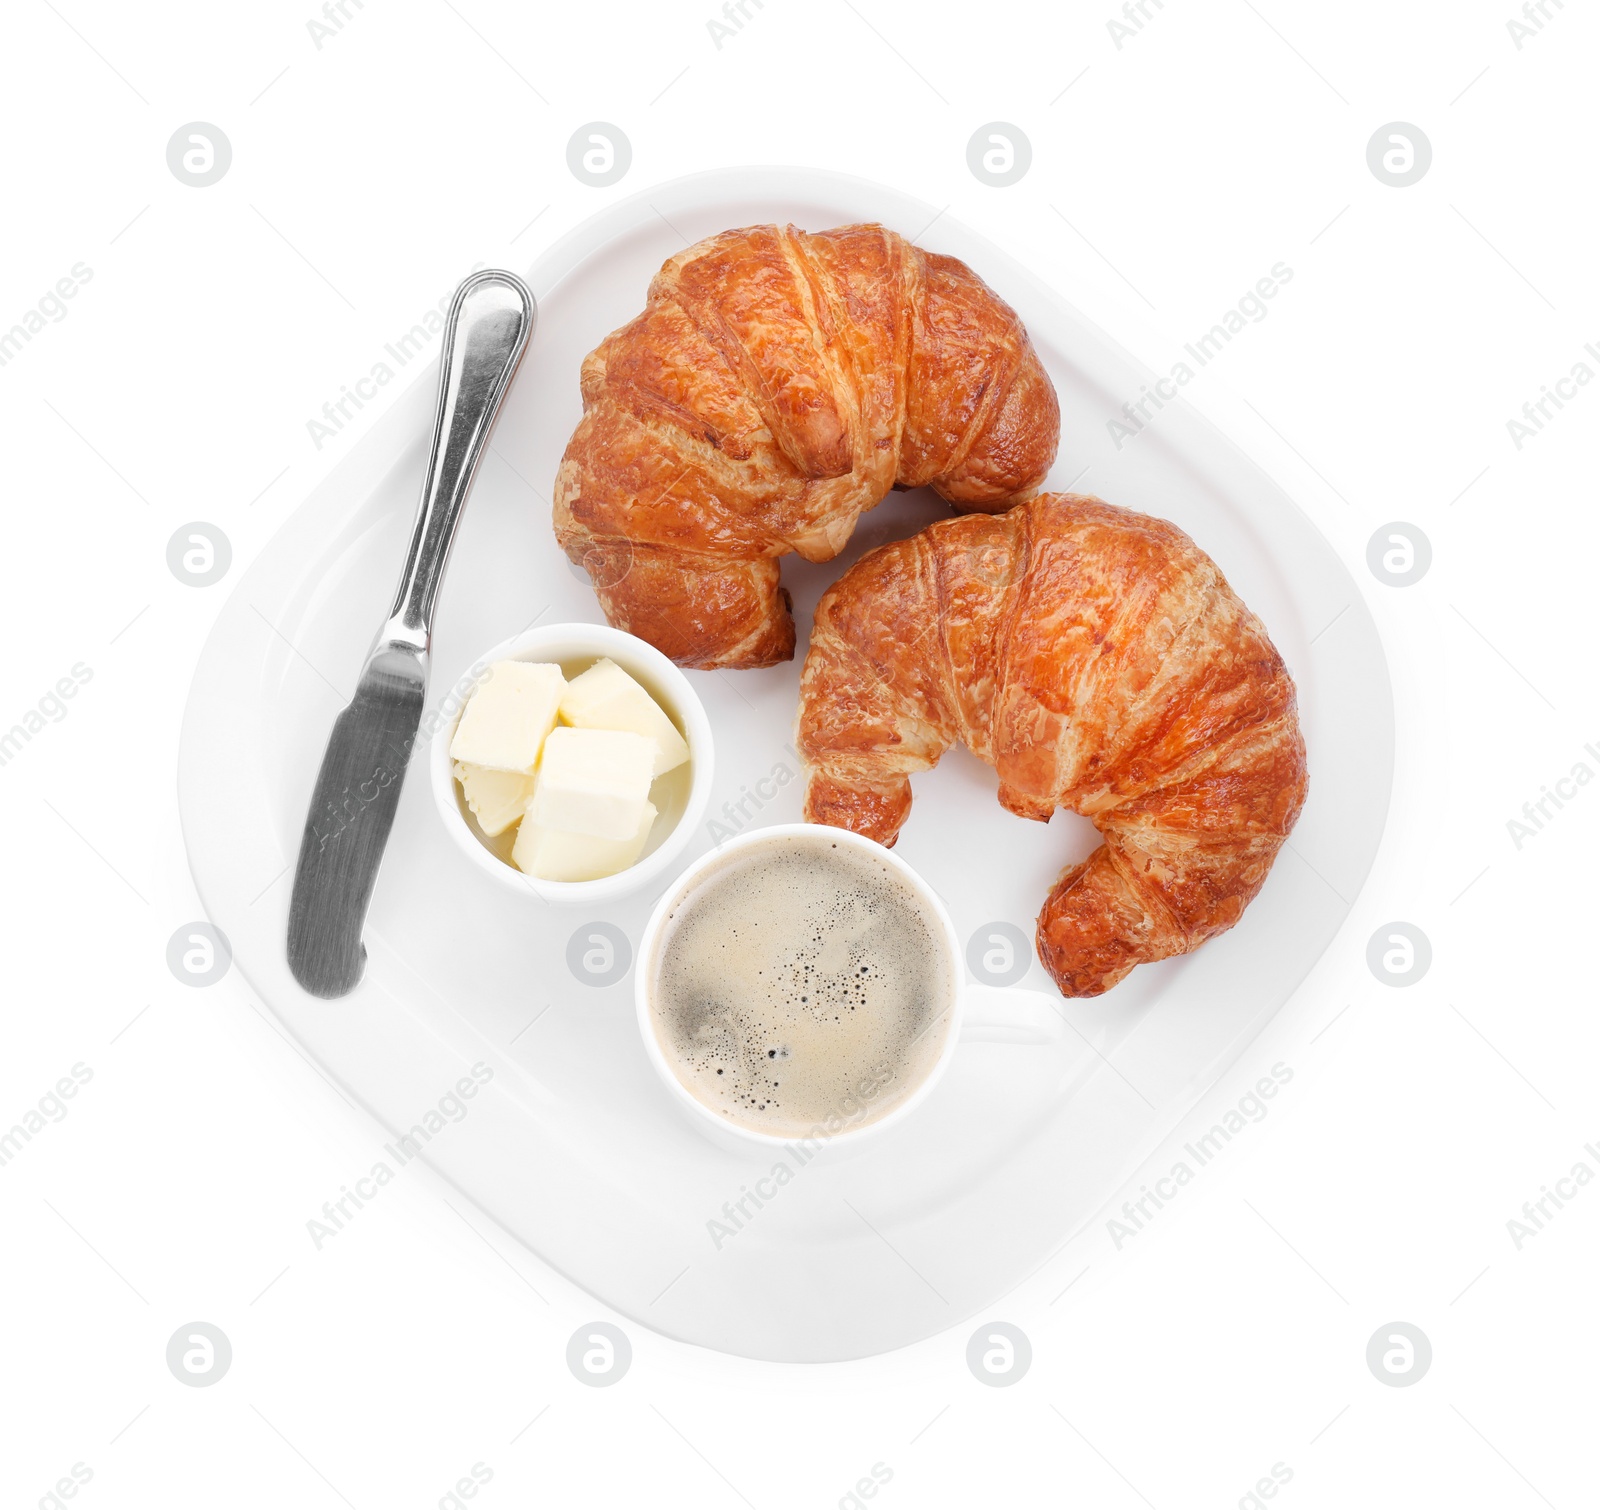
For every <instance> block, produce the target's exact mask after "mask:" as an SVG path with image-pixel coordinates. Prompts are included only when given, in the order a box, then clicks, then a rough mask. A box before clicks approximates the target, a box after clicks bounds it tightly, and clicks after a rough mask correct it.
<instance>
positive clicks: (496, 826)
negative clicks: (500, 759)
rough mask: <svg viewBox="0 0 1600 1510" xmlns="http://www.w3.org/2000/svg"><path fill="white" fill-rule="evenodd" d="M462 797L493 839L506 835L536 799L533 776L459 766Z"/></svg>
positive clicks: (458, 772)
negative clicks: (532, 799) (529, 804)
mask: <svg viewBox="0 0 1600 1510" xmlns="http://www.w3.org/2000/svg"><path fill="white" fill-rule="evenodd" d="M455 774H456V780H457V781H459V782H460V783H461V795H462V796H463V797H465V798H466V799H467V806H468V807H469V808H470V809H471V810H472V816H473V817H474V818H476V819H477V820H478V827H479V828H481V829H482V830H483V831H484V833H486V834H487V835H488V836H489V837H490V838H491V839H492V838H493V837H494V836H495V835H496V834H503V833H504V832H505V831H506V830H507V829H508V828H510V827H511V825H512V824H513V823H515V822H516V821H517V820H518V819H519V818H521V817H522V815H523V813H524V812H525V811H526V810H527V807H528V799H529V798H530V797H532V796H533V777H532V776H525V775H523V773H522V772H521V771H495V770H491V769H490V768H489V767H488V766H483V765H465V764H463V763H462V762H461V761H459V760H458V761H457V762H456V763H455Z"/></svg>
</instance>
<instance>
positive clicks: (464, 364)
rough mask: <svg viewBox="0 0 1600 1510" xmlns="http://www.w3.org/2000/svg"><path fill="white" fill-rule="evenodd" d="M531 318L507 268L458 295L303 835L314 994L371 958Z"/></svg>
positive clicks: (296, 918) (291, 949)
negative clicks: (367, 647) (442, 645)
mask: <svg viewBox="0 0 1600 1510" xmlns="http://www.w3.org/2000/svg"><path fill="white" fill-rule="evenodd" d="M535 318H536V308H535V304H534V299H533V295H532V293H531V292H529V290H528V288H527V287H526V285H525V284H524V283H523V282H522V280H521V279H520V278H517V277H516V276H515V275H514V274H512V273H508V272H504V271H501V270H498V269H489V270H487V271H484V272H480V273H474V274H473V275H472V276H471V277H470V278H468V279H466V281H465V282H463V283H462V285H461V286H460V287H459V288H458V289H457V290H456V294H455V298H454V300H453V301H452V303H451V306H450V314H449V317H448V319H447V321H446V324H445V333H444V349H443V353H442V355H441V358H440V368H439V400H438V405H437V408H436V411H435V415H434V429H433V447H432V450H431V452H430V454H429V458H428V471H427V476H426V479H425V481H424V483H423V488H422V501H421V503H420V505H419V506H418V509H417V517H416V522H415V524H414V525H413V527H412V532H411V543H410V546H409V548H408V550H407V553H406V563H405V568H404V570H403V571H402V573H401V576H400V586H399V589H398V590H397V592H396V594H395V599H394V604H393V606H392V607H391V608H390V610H389V616H388V618H387V619H386V620H385V621H384V623H383V626H382V628H380V629H379V631H378V635H377V638H376V639H375V640H374V642H373V646H372V649H371V651H370V652H369V653H368V655H367V659H366V661H365V663H364V664H363V666H362V669H361V675H360V678H359V680H358V681H357V684H356V692H355V696H354V698H352V700H351V702H350V705H349V706H348V707H347V708H345V709H344V711H343V712H342V713H340V714H339V716H338V717H337V718H336V719H335V720H334V723H333V730H332V732H331V734H330V735H329V737H328V747H327V750H326V751H325V752H324V754H323V757H322V766H321V769H320V770H319V771H318V773H317V780H316V785H315V788H314V789H313V793H312V798H311V804H310V807H309V808H308V810H307V813H306V822H305V828H304V830H303V831H302V833H301V838H300V855H299V860H298V862H297V864H296V867H295V877H294V891H293V894H292V895H291V897H290V901H289V933H288V959H289V969H290V971H291V972H292V973H293V975H294V978H295V979H296V980H297V981H299V983H300V985H301V986H302V987H303V988H304V989H305V990H306V991H308V992H309V993H310V994H311V995H313V996H318V997H322V998H325V999H332V998H335V997H339V996H345V995H347V994H348V993H349V992H351V991H353V990H354V989H355V987H356V985H357V984H358V983H359V982H360V980H361V975H362V971H363V970H364V969H365V966H366V949H365V947H364V946H363V944H362V942H361V929H362V925H363V923H364V922H365V920H366V915H367V907H368V905H369V904H370V902H371V900H372V891H373V887H374V886H375V885H376V884H377V879H378V869H379V866H380V865H381V863H382V860H383V852H384V847H385V845H386V844H387V843H388V839H389V831H390V829H391V828H393V826H394V816H395V811H396V809H397V807H398V806H399V802H400V791H401V788H402V786H403V785H404V783H405V775H406V768H407V766H408V765H409V763H410V760H411V756H412V754H413V752H414V749H415V745H416V739H417V729H418V726H419V724H420V723H421V721H422V711H423V702H424V699H425V697H426V695H427V690H428V666H429V652H430V648H431V645H432V639H433V633H432V623H433V609H434V604H435V602H436V601H437V598H438V592H439V584H440V583H441V582H442V581H443V578H444V570H445V566H446V564H447V562H448V560H449V555H450V546H451V543H452V541H453V540H454V539H455V533H456V526H457V524H458V523H459V522H460V519H461V513H462V509H463V507H464V506H465V504H466V499H467V493H468V491H469V489H470V488H471V486H472V478H473V474H474V473H475V472H476V470H477V466H478V462H479V461H480V459H481V458H482V455H483V451H484V447H485V446H486V444H487V443H488V439H489V432H490V430H491V428H492V427H493V425H494V421H495V417H496V415H497V414H498V413H499V411H500V406H501V404H502V403H503V401H504V399H505V396H506V392H507V390H508V389H509V388H510V386H511V379H512V376H513V375H514V374H515V372H516V369H517V363H518V362H519V361H520V360H521V359H522V354H523V352H524V351H525V350H526V349H527V345H528V340H529V337H530V336H531V335H532V332H533V326H534V321H535Z"/></svg>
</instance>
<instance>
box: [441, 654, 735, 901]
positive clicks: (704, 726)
mask: <svg viewBox="0 0 1600 1510" xmlns="http://www.w3.org/2000/svg"><path fill="white" fill-rule="evenodd" d="M606 658H609V659H611V660H613V661H615V662H616V663H617V665H619V666H620V667H622V669H623V670H624V671H626V672H627V673H628V675H629V676H631V677H632V678H633V679H634V680H635V681H636V682H638V683H639V684H640V685H641V686H642V687H643V688H644V689H645V691H646V692H648V693H649V694H650V695H651V697H653V698H654V699H655V700H656V702H657V703H658V704H659V705H660V706H661V708H662V709H663V710H664V711H665V712H666V715H667V717H668V718H670V719H671V720H672V721H673V723H674V724H676V725H677V727H678V729H679V731H680V732H681V733H682V735H683V737H684V740H685V742H686V743H687V744H688V746H689V759H688V761H687V762H686V764H685V766H683V767H680V768H679V769H680V771H683V772H684V773H685V774H684V776H683V777H682V778H681V779H679V778H678V777H677V773H670V772H669V773H668V775H667V776H664V777H662V778H661V779H662V781H676V782H677V790H676V794H675V799H676V800H675V801H674V802H673V803H672V805H671V807H670V808H669V809H664V810H663V811H662V813H661V815H660V817H658V818H657V819H656V822H655V824H654V825H653V832H652V833H651V835H650V838H649V840H648V841H647V842H646V845H645V850H644V853H643V854H642V855H641V856H640V857H639V859H638V860H637V861H635V862H634V863H633V864H632V865H630V866H629V867H628V868H627V869H626V870H620V871H618V872H617V873H616V875H614V876H602V877H600V878H599V879H598V880H594V881H544V880H540V879H539V878H538V877H536V876H530V875H525V874H524V873H523V872H522V871H520V870H518V869H517V868H516V866H514V865H513V864H512V863H511V861H510V859H509V848H510V846H509V842H506V843H503V844H502V845H501V850H502V851H503V853H496V850H495V847H494V846H493V844H492V842H491V841H490V840H488V839H486V838H485V837H484V835H483V833H482V831H481V830H480V829H479V828H478V826H477V824H476V823H474V822H473V821H472V818H471V816H470V814H469V813H468V812H467V809H466V806H465V804H464V803H463V802H462V799H461V790H460V787H459V785H458V784H457V782H456V779H455V768H454V765H453V763H452V762H451V759H450V741H451V740H452V739H454V738H455V732H456V724H457V723H459V722H460V720H461V711H462V708H463V707H465V698H463V699H462V700H461V706H459V707H457V708H455V709H454V711H453V713H452V716H451V717H449V718H447V719H445V721H444V722H443V723H442V724H441V725H440V727H439V729H438V731H437V733H435V735H434V737H433V745H432V748H431V749H430V751H429V755H428V778H429V785H430V786H431V788H432V790H433V803H434V807H435V808H436V809H437V810H438V813H439V820H440V822H442V823H443V824H444V826H445V829H446V831H447V832H448V833H449V835H450V837H451V838H452V839H453V840H455V843H456V847H457V848H458V849H460V851H461V852H462V854H464V855H465V856H466V857H467V858H468V860H470V861H471V862H472V863H473V864H474V865H475V866H477V867H478V869H479V870H481V871H482V872H483V873H484V874H485V875H486V876H488V877H490V878H491V879H492V880H493V881H494V882H495V883H496V884H498V885H501V886H505V887H509V888H511V889H512V890H515V891H517V892H520V893H521V894H522V895H523V896H525V897H538V898H540V899H542V900H543V901H546V902H555V903H557V904H558V905H561V906H566V907H580V906H581V907H592V906H595V905H596V904H597V903H603V902H614V901H616V900H617V899H619V898H620V897H625V896H629V895H631V894H632V893H634V892H636V891H639V890H642V889H643V888H645V887H647V886H649V885H651V884H652V883H657V884H659V882H660V881H661V879H662V878H663V877H664V876H665V875H666V874H667V872H668V870H669V869H670V867H671V866H672V865H673V863H674V862H675V861H676V860H677V858H678V856H679V855H681V854H682V853H683V851H684V848H685V847H686V846H687V845H688V843H689V840H690V838H691V837H693V835H694V832H695V829H696V828H697V826H698V825H699V822H700V819H701V817H702V816H704V814H705V810H706V803H707V801H708V800H709V799H710V796H711V772H712V755H711V721H710V720H709V719H708V718H707V717H706V710H705V708H704V707H703V706H702V705H701V702H700V699H699V697H698V696H697V695H696V694H695V690H694V688H693V687H691V686H690V685H689V679H688V678H687V677H686V676H685V675H684V674H683V673H682V672H681V671H680V670H678V668H677V667H676V666H674V665H673V664H672V662H671V661H669V660H668V659H667V658H666V656H664V655H663V654H662V653H661V652H660V651H659V650H657V649H656V648H655V646H654V645H648V644H646V643H645V642H644V641H643V640H641V639H640V638H639V637H638V636H637V635H632V634H627V633H626V632H624V631H623V630H621V629H613V628H611V627H610V626H609V625H607V624H547V625H545V626H543V627H542V628H539V629H528V630H524V631H523V633H521V634H518V635H513V636H512V637H511V638H510V639H509V640H503V641H501V643H500V644H498V645H496V646H495V647H494V648H493V649H491V650H486V651H484V653H483V654H482V655H481V656H479V657H478V659H477V660H476V661H474V662H473V665H472V670H471V671H470V672H469V673H468V674H469V676H470V677H473V678H477V677H480V676H482V674H483V673H484V672H485V671H487V670H488V668H489V667H490V666H492V665H493V664H494V663H495V662H496V661H554V662H555V663H556V664H558V665H559V666H561V667H562V669H563V670H564V671H565V672H566V674H567V676H568V677H569V678H570V677H572V676H575V675H577V673H578V672H580V671H584V670H587V669H588V668H589V667H590V666H592V665H593V664H594V663H595V662H596V661H598V660H602V659H606Z"/></svg>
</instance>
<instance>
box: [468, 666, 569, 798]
mask: <svg viewBox="0 0 1600 1510" xmlns="http://www.w3.org/2000/svg"><path fill="white" fill-rule="evenodd" d="M566 685H567V681H566V678H565V677H564V676H562V674H561V668H560V667H559V666H552V665H548V664H545V663H543V662H538V661H496V662H495V663H494V665H492V666H491V667H490V668H489V669H488V671H487V672H486V673H485V675H484V677H483V680H482V681H480V682H479V683H478V685H477V686H476V687H475V688H474V689H473V692H472V696H471V697H470V698H469V699H468V702H467V706H466V707H465V708H464V709H462V712H461V721H460V722H459V723H458V724H457V725H456V732H455V735H454V736H453V737H452V739H451V740H450V758H451V759H452V760H459V761H461V762H462V763H463V764H465V765H476V766H486V767H488V768H489V769H490V770H493V771H521V772H522V773H523V774H524V775H526V774H528V773H529V772H530V771H532V770H533V768H534V766H535V765H536V764H537V763H538V760H539V748H540V746H541V745H542V744H543V743H544V737H545V735H547V734H548V733H549V732H550V731H551V729H553V728H554V727H555V722H556V715H557V712H558V710H559V709H560V706H561V694H562V693H563V692H564V691H565V690H566Z"/></svg>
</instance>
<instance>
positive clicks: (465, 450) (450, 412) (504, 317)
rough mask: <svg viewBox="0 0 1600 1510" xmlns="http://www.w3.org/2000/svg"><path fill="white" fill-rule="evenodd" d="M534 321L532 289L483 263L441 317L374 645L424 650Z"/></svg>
mask: <svg viewBox="0 0 1600 1510" xmlns="http://www.w3.org/2000/svg"><path fill="white" fill-rule="evenodd" d="M536 318H537V309H536V307H535V304H534V299H533V294H532V293H531V292H530V291H529V289H528V286H527V285H526V284H525V283H524V282H523V281H522V279H520V278H518V277H517V276H516V275H515V274H514V273H508V272H504V271H502V270H500V269H496V268H488V269H486V270H485V271H483V272H480V273H474V274H473V275H472V276H471V277H470V278H468V279H467V280H466V281H465V282H464V283H462V285H461V286H460V288H458V289H457V290H456V296H455V298H454V299H453V300H452V301H451V304H450V314H449V318H448V319H447V321H446V322H445V331H444V350H443V353H442V355H441V357H440V362H439V405H438V409H437V411H436V413H435V415H434V421H433V449H432V451H431V452H430V453H429V456H428V475H427V479H426V480H425V481H424V483H423V485H422V502H421V504H420V505H419V506H418V509H417V520H416V524H415V525H414V526H413V527H412V531H411V544H410V546H409V548H408V549H407V551H406V564H405V570H404V571H403V572H402V573H401V576H400V587H399V590H398V591H397V592H396V593H395V599H394V606H393V607H392V608H391V609H390V610H389V620H388V622H387V623H386V624H385V625H384V626H383V629H382V630H381V631H380V632H379V636H378V644H379V645H380V646H382V645H385V644H390V645H393V644H401V645H411V646H414V647H415V648H416V649H417V650H418V651H421V652H423V653H426V651H427V649H428V644H429V641H430V639H431V638H432V633H433V605H434V600H435V599H436V598H437V597H438V594H439V584H440V582H441V581H443V579H444V569H445V564H446V562H447V561H448V560H449V557H450V545H451V542H452V541H453V540H454V539H455V534H456V526H457V524H459V523H460V521H461V510H462V507H463V506H464V505H465V503H466V501H467V490H468V489H469V488H470V487H471V486H472V477H473V473H474V472H476V471H477V469H478V462H479V460H480V459H481V458H482V456H483V450H484V447H485V446H486V445H487V444H488V441H489V431H490V430H491V429H492V428H493V426H494V421H495V416H496V415H498V414H499V412H500V405H501V403H502V402H503V401H504V399H505V396H506V390H507V389H508V388H509V387H510V386H511V378H512V375H513V374H514V373H515V372H516V370H517V363H518V362H520V361H521V360H522V353H523V352H524V351H525V350H526V349H527V346H528V339H529V337H530V336H531V335H532V334H533V326H534V321H535V319H536Z"/></svg>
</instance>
